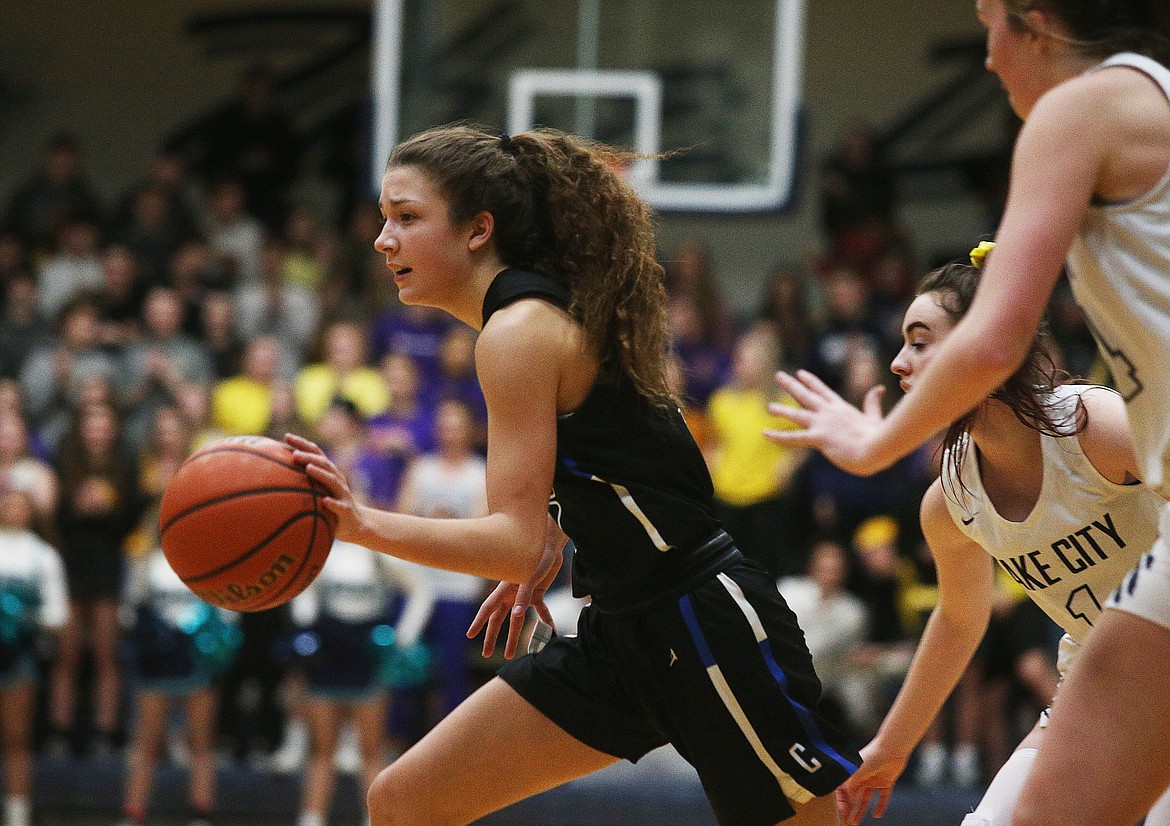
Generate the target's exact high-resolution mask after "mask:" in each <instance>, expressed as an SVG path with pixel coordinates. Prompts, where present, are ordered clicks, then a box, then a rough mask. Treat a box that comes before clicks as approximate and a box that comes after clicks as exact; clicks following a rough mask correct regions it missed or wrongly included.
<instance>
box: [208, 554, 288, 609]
mask: <svg viewBox="0 0 1170 826" xmlns="http://www.w3.org/2000/svg"><path fill="white" fill-rule="evenodd" d="M295 564H296V561H295V560H294V559H293V558H292V557H291V556H289V555H287V554H281V555H280V556H278V557H277V558H276V561H275V562H273V563H272V567H270V568H269V569H268V570H267V571H265V572H264V573H262V574H260V577H259V579H257V580H256V581H255V582H252V583H248V584H247V585H240V584H238V583H235V582H232V583H230V584H228V585H225V586H224V587H223V588H196V589H192V590H194V591H195V593H196V594H197V595H198V596H199V598H200V599H202V600H204V601H206V602H210V603H212V604H213V605H224V606H230V605H232V604H234V603H238V602H244V601H246V600H250V599H254V598H256V597H258V596H260V594H262V593H264V589H265V588H267V587H268V586H269V585H272V584H273V583H274V582H276V581H277V580H278V579H280V577H281V575H282V574H284V573H287V572H288V570H289V568H291V567H293V565H295Z"/></svg>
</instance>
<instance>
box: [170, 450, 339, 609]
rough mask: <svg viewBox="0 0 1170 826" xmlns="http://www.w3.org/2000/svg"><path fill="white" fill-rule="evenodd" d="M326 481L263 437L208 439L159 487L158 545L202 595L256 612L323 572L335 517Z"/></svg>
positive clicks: (290, 595)
mask: <svg viewBox="0 0 1170 826" xmlns="http://www.w3.org/2000/svg"><path fill="white" fill-rule="evenodd" d="M324 496H325V491H324V488H323V487H322V486H321V485H320V484H318V483H317V482H315V481H313V480H312V479H310V478H309V477H308V475H307V474H306V473H305V471H304V469H303V468H302V467H301V466H300V465H297V464H296V463H295V462H293V458H292V448H290V447H289V446H288V445H286V444H285V443H284V442H278V441H276V440H275V439H268V438H265V437H263V436H234V437H232V438H229V439H222V440H220V441H217V442H213V443H211V444H209V445H207V446H206V447H204V448H203V449H201V450H199V451H198V452H196V453H194V454H193V455H192V456H191V457H190V458H188V459H187V461H185V462H184V463H183V464H182V466H180V467H179V469H178V471H176V473H175V475H174V477H172V478H171V481H170V484H168V485H167V489H166V490H165V491H164V492H163V498H162V506H161V507H160V509H159V531H160V533H161V536H162V547H163V553H165V554H166V557H167V561H168V562H170V564H171V567H172V568H173V569H174V570H175V573H177V574H178V575H179V578H180V579H182V580H183V582H185V583H186V584H187V587H188V588H190V589H191V590H192V591H194V592H195V593H196V594H198V595H199V597H200V598H202V599H203V600H205V601H206V602H209V603H211V604H212V605H218V606H220V607H221V608H231V609H232V610H234V611H260V610H263V609H265V608H272V607H273V606H276V605H280V604H281V603H283V602H287V601H288V600H290V599H292V598H293V597H295V596H296V595H297V594H299V593H300V592H301V591H303V590H304V589H305V587H306V586H308V584H309V583H310V582H312V581H313V578H314V577H315V576H317V574H318V573H319V572H320V571H321V566H322V565H324V564H325V558H326V557H327V556H328V555H329V548H330V546H331V545H332V544H333V526H334V517H333V515H332V514H331V513H329V512H328V509H327V508H326V507H325V505H324V504H323V503H322V501H321V500H322V498H323V497H324Z"/></svg>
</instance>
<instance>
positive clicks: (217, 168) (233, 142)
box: [205, 66, 301, 232]
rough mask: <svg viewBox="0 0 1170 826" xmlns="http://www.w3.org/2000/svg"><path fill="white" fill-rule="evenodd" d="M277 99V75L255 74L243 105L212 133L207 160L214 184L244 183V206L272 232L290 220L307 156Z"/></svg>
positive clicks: (244, 83) (244, 82) (242, 93)
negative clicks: (293, 189)
mask: <svg viewBox="0 0 1170 826" xmlns="http://www.w3.org/2000/svg"><path fill="white" fill-rule="evenodd" d="M275 96H276V86H275V81H274V79H273V76H272V73H271V72H270V71H269V70H268V69H267V68H265V67H262V66H254V67H251V68H249V69H248V70H247V71H246V72H245V73H244V75H243V77H242V79H241V84H240V89H239V95H238V97H237V99H236V100H235V101H233V102H232V103H231V104H230V105H229V106H228V107H227V108H225V109H224V110H223V112H222V113H220V115H219V116H218V117H217V118H216V119H215V122H214V123H212V124H211V125H210V126H209V128H208V130H207V134H208V135H209V136H210V139H209V141H208V145H207V155H206V158H205V165H206V169H205V171H206V173H207V176H208V179H209V180H212V181H214V180H219V179H223V178H225V177H232V178H235V179H236V180H238V181H239V182H240V185H241V190H242V193H241V194H242V195H243V196H244V202H243V203H244V206H245V207H246V208H247V210H248V212H249V213H251V214H252V215H255V216H256V217H257V218H259V219H260V221H261V222H263V224H264V226H265V227H266V228H267V230H268V231H270V232H275V231H276V230H277V229H278V228H279V227H280V225H281V222H282V221H283V220H284V216H285V211H286V209H287V207H288V204H287V199H288V193H289V189H290V187H291V186H292V184H293V182H294V181H295V179H296V175H297V170H298V167H299V164H300V154H301V142H300V138H299V137H298V136H297V134H296V132H295V131H294V130H293V127H292V122H291V121H290V120H289V118H288V116H287V115H286V114H285V113H284V112H283V111H282V110H281V109H280V108H279V107H278V106H277V104H276V99H275Z"/></svg>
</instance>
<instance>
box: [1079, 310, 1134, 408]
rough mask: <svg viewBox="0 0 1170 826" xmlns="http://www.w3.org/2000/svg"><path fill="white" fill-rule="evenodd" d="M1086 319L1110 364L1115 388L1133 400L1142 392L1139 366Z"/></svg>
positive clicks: (1127, 400) (1123, 396) (1122, 396)
mask: <svg viewBox="0 0 1170 826" xmlns="http://www.w3.org/2000/svg"><path fill="white" fill-rule="evenodd" d="M1085 321H1086V324H1088V326H1089V331H1090V332H1092V334H1093V338H1095V339H1096V340H1097V349H1098V350H1100V351H1101V356H1102V357H1103V358H1104V359H1105V362H1106V364H1108V366H1109V373H1110V375H1112V376H1113V385H1114V388H1115V389H1116V390H1117V392H1118V393H1120V394H1121V398H1123V399H1124V400H1125V401H1126V402H1131V401H1133V400H1134V399H1135V398H1136V397H1137V395H1138V394H1139V393H1141V392H1142V381H1141V379H1139V378H1138V374H1137V367H1135V366H1134V363H1133V361H1132V360H1131V359H1130V357H1129V356H1127V355H1126V354H1125V353H1124V352H1123V351H1122V350H1120V349H1119V348H1117V347H1114V346H1112V345H1111V344H1110V343H1109V342H1107V341H1106V340H1105V339H1104V337H1102V335H1101V333H1100V331H1098V330H1097V328H1096V327H1094V326H1093V324H1092V323H1091V322H1089V321H1088V319H1086V320H1085Z"/></svg>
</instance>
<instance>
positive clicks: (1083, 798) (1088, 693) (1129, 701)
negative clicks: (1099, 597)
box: [1013, 610, 1170, 826]
mask: <svg viewBox="0 0 1170 826" xmlns="http://www.w3.org/2000/svg"><path fill="white" fill-rule="evenodd" d="M1166 663H1170V629H1167V628H1165V627H1163V626H1161V625H1158V624H1156V623H1153V622H1151V621H1149V620H1146V619H1143V618H1142V617H1139V616H1136V615H1134V614H1129V613H1126V612H1123V611H1117V610H1109V611H1105V612H1104V613H1103V614H1102V615H1101V619H1100V621H1099V622H1098V623H1097V626H1096V627H1095V628H1094V629H1093V633H1091V634H1090V635H1089V638H1088V641H1087V642H1086V643H1085V646H1084V648H1083V650H1082V651H1081V653H1080V656H1079V657H1078V658H1077V662H1076V664H1075V665H1074V666H1073V667H1072V669H1071V670H1070V672H1069V675H1068V678H1067V679H1066V680H1065V681H1064V684H1063V685H1062V686H1061V689H1060V692H1059V694H1058V696H1057V699H1056V702H1055V704H1054V705H1053V709H1052V720H1051V723H1050V724H1049V726H1048V730H1047V732H1046V733H1045V738H1044V740H1045V742H1044V744H1043V747H1042V748H1041V750H1040V753H1039V754H1038V755H1037V758H1036V763H1035V765H1034V767H1033V769H1032V774H1031V776H1030V779H1029V782H1028V783H1027V784H1026V786H1025V788H1024V790H1023V792H1022V793H1021V796H1020V802H1019V803H1018V804H1017V806H1016V811H1015V815H1014V820H1013V823H1014V824H1015V826H1050V824H1053V823H1077V824H1080V826H1114V825H1115V826H1132V824H1133V823H1136V822H1137V821H1138V820H1139V819H1140V818H1141V816H1142V815H1143V814H1144V813H1145V812H1146V811H1147V810H1148V809H1149V808H1150V806H1152V805H1153V804H1154V802H1155V801H1156V800H1157V799H1158V797H1159V795H1161V794H1162V793H1163V791H1165V790H1166V788H1167V787H1168V786H1170V763H1167V761H1166V759H1165V744H1166V743H1167V742H1168V741H1170V714H1166V713H1165V701H1166V697H1168V696H1170V668H1166V667H1165V665H1166ZM1070 778H1071V779H1072V780H1070Z"/></svg>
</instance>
